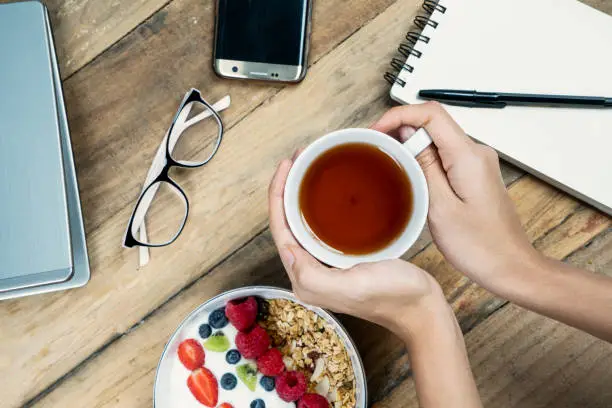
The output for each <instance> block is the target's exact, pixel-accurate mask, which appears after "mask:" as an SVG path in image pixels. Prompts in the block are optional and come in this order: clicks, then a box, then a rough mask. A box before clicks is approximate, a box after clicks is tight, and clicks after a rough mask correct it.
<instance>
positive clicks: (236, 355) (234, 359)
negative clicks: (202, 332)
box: [225, 349, 242, 364]
mask: <svg viewBox="0 0 612 408" xmlns="http://www.w3.org/2000/svg"><path fill="white" fill-rule="evenodd" d="M241 357H242V356H241V355H240V352H239V351H238V350H235V349H233V350H230V351H228V352H227V354H226V355H225V361H227V362H228V363H230V364H237V363H238V362H239V361H240V358H241Z"/></svg>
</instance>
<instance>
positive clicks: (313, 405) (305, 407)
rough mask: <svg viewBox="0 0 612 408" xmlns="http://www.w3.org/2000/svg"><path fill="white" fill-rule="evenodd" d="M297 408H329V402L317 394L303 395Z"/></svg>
mask: <svg viewBox="0 0 612 408" xmlns="http://www.w3.org/2000/svg"><path fill="white" fill-rule="evenodd" d="M297 408H329V402H328V401H327V399H326V398H325V397H324V396H322V395H319V394H304V395H303V396H302V398H300V400H299V401H298V404H297Z"/></svg>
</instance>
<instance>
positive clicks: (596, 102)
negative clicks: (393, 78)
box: [419, 89, 612, 108]
mask: <svg viewBox="0 0 612 408" xmlns="http://www.w3.org/2000/svg"><path fill="white" fill-rule="evenodd" d="M419 97H421V98H424V99H433V100H436V101H439V102H443V103H447V104H449V105H458V106H469V107H474V108H504V107H505V106H506V105H519V106H544V107H573V108H612V98H606V97H601V96H572V95H538V94H520V93H502V92H478V91H464V90H457V89H423V90H421V91H420V92H419Z"/></svg>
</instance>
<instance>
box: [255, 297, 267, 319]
mask: <svg viewBox="0 0 612 408" xmlns="http://www.w3.org/2000/svg"><path fill="white" fill-rule="evenodd" d="M255 300H256V301H257V320H258V321H263V320H266V318H267V317H268V311H269V309H270V304H269V303H268V301H267V300H266V299H264V298H262V297H259V296H256V297H255Z"/></svg>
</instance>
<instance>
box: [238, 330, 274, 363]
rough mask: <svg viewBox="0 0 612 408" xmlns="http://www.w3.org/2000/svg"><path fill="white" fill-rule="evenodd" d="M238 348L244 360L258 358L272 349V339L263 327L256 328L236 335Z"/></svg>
mask: <svg viewBox="0 0 612 408" xmlns="http://www.w3.org/2000/svg"><path fill="white" fill-rule="evenodd" d="M236 347H237V348H238V351H239V352H240V354H242V356H243V357H244V358H257V357H259V356H261V355H262V354H263V353H265V352H266V350H268V347H270V337H269V336H268V333H266V331H265V330H264V329H263V328H262V327H261V326H255V327H253V329H251V331H248V332H240V333H238V334H237V335H236Z"/></svg>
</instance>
